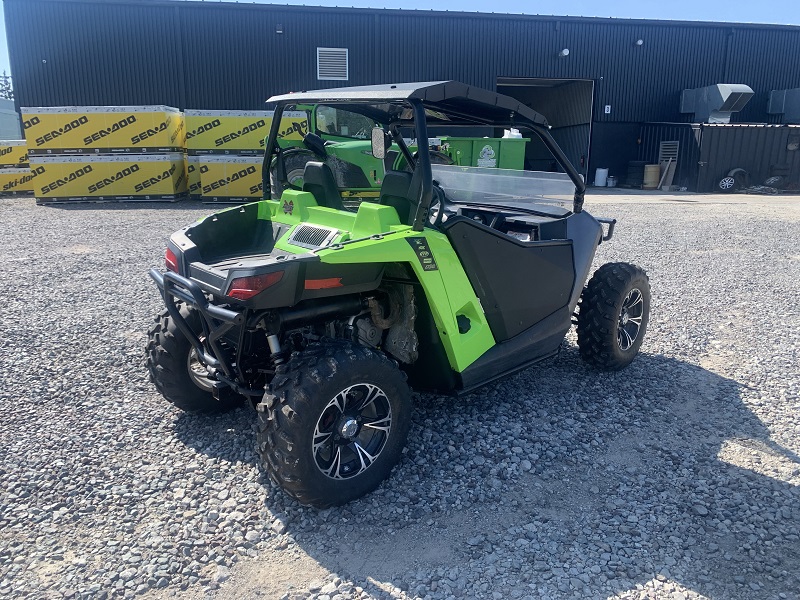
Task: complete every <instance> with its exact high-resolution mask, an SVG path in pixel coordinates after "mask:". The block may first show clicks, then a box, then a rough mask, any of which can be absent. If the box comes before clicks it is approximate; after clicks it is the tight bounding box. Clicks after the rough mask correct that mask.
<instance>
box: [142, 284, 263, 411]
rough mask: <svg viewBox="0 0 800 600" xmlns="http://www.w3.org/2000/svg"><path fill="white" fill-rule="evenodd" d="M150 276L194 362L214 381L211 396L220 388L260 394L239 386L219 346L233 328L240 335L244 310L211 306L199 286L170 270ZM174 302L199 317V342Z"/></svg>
mask: <svg viewBox="0 0 800 600" xmlns="http://www.w3.org/2000/svg"><path fill="white" fill-rule="evenodd" d="M150 277H152V278H153V280H154V281H155V282H156V285H157V286H158V288H159V289H160V290H161V295H162V297H163V298H164V304H165V306H166V307H167V312H168V313H169V316H170V317H172V319H173V320H174V321H175V325H176V326H177V327H178V329H179V330H180V331H181V333H183V335H184V336H186V339H187V340H189V342H190V343H191V344H192V347H193V348H194V349H195V352H197V357H198V359H199V360H200V361H201V362H202V363H203V364H204V365H206V367H207V368H208V370H209V373H210V374H211V375H212V376H213V377H214V378H215V379H216V380H217V381H218V383H219V386H215V395H216V393H217V392H218V390H219V389H220V388H222V387H231V388H233V389H234V390H236V391H237V392H239V393H240V394H244V395H246V396H260V395H262V394H263V393H264V390H263V389H261V390H252V389H250V388H248V387H246V386H244V385H242V380H241V377H240V374H239V373H237V371H236V368H235V363H234V361H233V359H232V357H231V356H230V355H229V354H228V353H226V351H225V349H224V348H223V347H222V345H221V344H220V341H221V339H222V337H223V336H225V334H227V333H228V332H229V331H230V330H231V329H233V328H234V327H237V326H242V329H241V330H240V332H241V333H243V332H244V328H243V325H244V323H245V320H246V315H245V313H244V311H242V312H239V311H235V310H230V309H228V308H222V307H221V306H216V305H214V304H211V303H210V302H209V301H208V299H207V298H206V295H205V293H204V292H203V290H202V289H200V286H198V285H197V284H196V283H195V282H194V281H192V280H191V279H187V278H186V277H183V276H181V275H178V274H177V273H174V272H172V271H167V272H164V273H162V272H160V271H157V270H156V269H150ZM176 300H180V301H182V302H185V303H186V304H187V305H188V306H189V307H190V308H192V309H194V310H196V311H197V313H198V314H199V315H200V317H201V319H200V322H201V324H202V327H203V335H202V339H201V337H200V335H198V333H197V332H195V331H193V330H192V328H191V327H189V324H188V323H187V322H186V319H184V318H183V316H182V315H181V312H180V309H179V308H178V305H177V304H176ZM241 333H240V337H241Z"/></svg>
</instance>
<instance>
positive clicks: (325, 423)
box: [258, 342, 411, 508]
mask: <svg viewBox="0 0 800 600" xmlns="http://www.w3.org/2000/svg"><path fill="white" fill-rule="evenodd" d="M258 411H259V412H258V424H259V431H258V450H259V453H260V455H261V461H262V465H263V467H264V469H265V471H266V472H267V473H268V474H269V476H270V478H271V479H272V480H273V481H274V482H275V483H276V484H277V485H279V486H280V487H281V488H283V490H284V491H285V492H286V493H288V494H289V495H290V496H292V497H293V498H295V499H296V500H297V501H298V502H300V503H302V504H310V505H313V506H316V507H318V508H326V507H329V506H333V505H340V504H344V503H346V502H349V501H351V500H354V499H356V498H359V497H361V496H363V495H364V494H367V493H368V492H371V491H372V490H374V489H375V488H376V487H378V485H380V483H381V482H382V481H383V480H384V479H386V478H387V477H388V476H389V474H390V472H391V470H392V467H393V466H394V465H395V464H396V463H397V462H398V461H399V460H400V458H401V456H402V452H403V447H404V446H405V442H406V437H407V436H408V430H409V427H410V425H411V393H410V390H409V388H408V385H407V384H406V380H405V376H404V374H403V373H402V372H401V371H400V370H399V369H398V368H397V366H396V365H395V364H394V363H393V362H392V361H391V360H389V359H388V358H387V357H386V356H385V355H384V354H382V353H380V352H377V351H375V350H372V349H370V348H366V347H363V346H359V345H355V344H350V343H343V342H327V343H319V344H314V345H312V346H309V347H308V348H307V349H306V350H305V351H303V352H301V353H298V354H295V355H293V356H292V357H291V358H290V359H289V362H288V363H287V364H286V365H284V366H282V367H281V368H280V369H279V371H278V373H277V374H276V375H275V378H274V379H273V380H272V383H271V385H270V388H269V390H268V391H267V393H266V394H264V399H263V401H262V402H261V403H260V404H259V405H258Z"/></svg>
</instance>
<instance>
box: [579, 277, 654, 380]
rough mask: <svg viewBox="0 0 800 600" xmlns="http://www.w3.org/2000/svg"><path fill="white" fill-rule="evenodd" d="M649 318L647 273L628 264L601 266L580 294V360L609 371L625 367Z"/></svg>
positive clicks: (641, 337) (639, 346) (642, 338)
mask: <svg viewBox="0 0 800 600" xmlns="http://www.w3.org/2000/svg"><path fill="white" fill-rule="evenodd" d="M649 318H650V281H649V279H648V278H647V273H645V272H644V271H643V270H642V269H640V268H639V267H637V266H635V265H631V264H628V263H608V264H605V265H603V266H602V267H600V268H599V269H597V271H596V272H595V274H594V275H593V276H592V278H591V280H589V283H588V284H587V286H586V288H584V290H583V293H582V294H581V299H580V303H579V312H578V348H579V349H580V353H581V358H583V360H585V361H586V362H588V363H589V364H591V365H593V366H595V367H598V368H601V369H607V370H612V371H613V370H618V369H622V368H623V367H626V366H628V365H629V364H630V363H631V361H632V360H633V359H634V358H636V355H637V354H638V353H639V348H641V346H642V341H643V340H644V334H645V331H646V330H647V323H648V320H649Z"/></svg>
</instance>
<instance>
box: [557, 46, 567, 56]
mask: <svg viewBox="0 0 800 600" xmlns="http://www.w3.org/2000/svg"><path fill="white" fill-rule="evenodd" d="M567 56H569V48H564V49H563V50H562V51H561V52H559V53H558V58H565V57H567Z"/></svg>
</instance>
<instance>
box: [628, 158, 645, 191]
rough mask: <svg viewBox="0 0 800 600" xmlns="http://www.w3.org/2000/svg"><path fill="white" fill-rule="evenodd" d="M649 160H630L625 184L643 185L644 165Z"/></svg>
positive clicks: (632, 185) (631, 185)
mask: <svg viewBox="0 0 800 600" xmlns="http://www.w3.org/2000/svg"><path fill="white" fill-rule="evenodd" d="M646 164H647V161H644V160H631V161H628V176H627V177H626V178H625V184H626V185H628V186H630V187H638V188H640V187H642V185H643V184H644V166H645V165H646Z"/></svg>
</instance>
